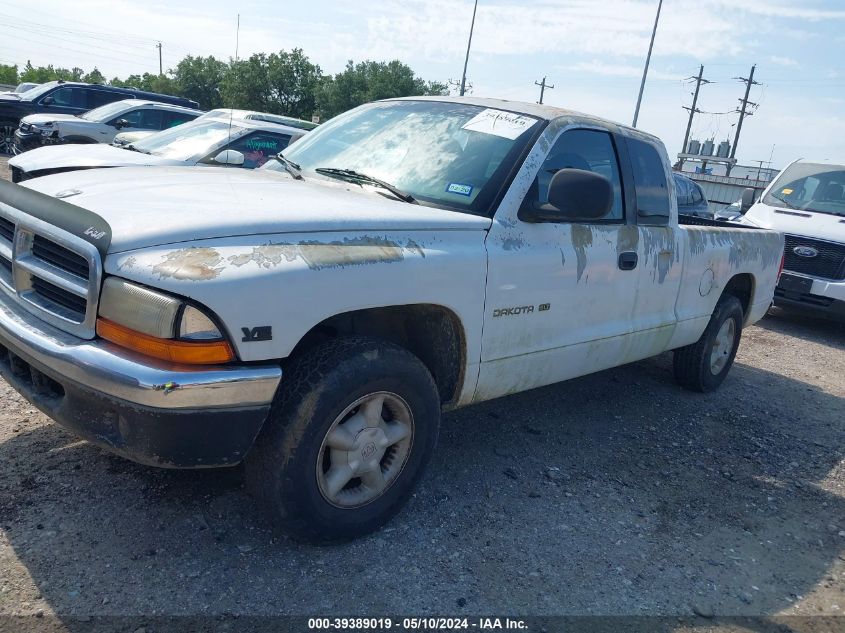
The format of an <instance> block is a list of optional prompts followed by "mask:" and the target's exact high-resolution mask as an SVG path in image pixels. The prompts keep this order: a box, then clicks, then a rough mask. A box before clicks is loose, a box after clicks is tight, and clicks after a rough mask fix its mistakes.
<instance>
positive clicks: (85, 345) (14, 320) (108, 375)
mask: <svg viewBox="0 0 845 633" xmlns="http://www.w3.org/2000/svg"><path fill="white" fill-rule="evenodd" d="M0 343H3V344H4V345H6V346H7V347H10V348H11V350H12V352H13V353H16V354H18V355H20V356H23V357H25V358H26V360H27V361H28V362H30V363H32V364H34V365H36V366H38V369H40V370H41V371H43V372H45V373H46V374H48V375H50V376H51V377H52V378H53V379H55V380H58V381H59V382H61V378H66V379H67V380H71V381H73V382H75V383H78V384H80V385H84V386H86V387H88V388H89V389H92V390H94V391H97V392H100V393H102V394H104V395H107V396H111V397H113V398H119V399H120V400H125V401H127V402H131V403H134V404H138V405H142V406H147V407H156V408H166V409H197V408H202V409H208V408H217V407H245V406H250V405H260V404H267V403H269V402H270V401H271V400H272V399H273V395H274V394H275V392H276V388H277V387H278V385H279V381H280V380H281V378H282V370H281V368H280V367H279V366H278V365H270V366H267V365H264V366H261V365H258V366H251V365H250V366H244V365H240V366H237V365H235V366H219V367H214V366H212V367H209V366H199V367H192V366H185V365H181V366H179V365H171V364H168V363H165V362H163V361H157V360H155V359H152V358H148V357H145V356H141V355H139V354H134V353H132V352H128V351H126V350H124V349H122V348H120V347H117V346H116V345H112V344H111V343H108V342H106V341H103V340H101V339H95V340H90V341H89V340H83V339H79V338H76V337H75V336H72V335H70V334H67V333H65V332H62V331H61V330H59V329H57V328H54V327H52V326H51V325H48V324H47V323H45V322H43V321H41V320H40V319H38V318H37V317H35V316H32V315H30V314H29V313H28V312H26V311H24V310H22V309H21V308H19V307H17V306H15V305H14V303H13V302H12V300H11V299H10V298H9V297H7V296H5V295H4V294H3V293H0Z"/></svg>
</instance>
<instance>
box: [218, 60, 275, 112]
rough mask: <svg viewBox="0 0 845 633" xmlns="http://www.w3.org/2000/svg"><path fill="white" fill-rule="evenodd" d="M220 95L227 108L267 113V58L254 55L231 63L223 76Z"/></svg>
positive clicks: (268, 97)
mask: <svg viewBox="0 0 845 633" xmlns="http://www.w3.org/2000/svg"><path fill="white" fill-rule="evenodd" d="M221 93H222V95H223V104H224V105H225V106H226V107H227V108H243V109H246V110H258V111H260V112H267V111H268V108H269V107H270V106H269V102H270V80H269V76H268V74H267V56H266V55H265V54H264V53H256V54H254V55H252V56H251V57H250V58H249V59H244V60H239V61H237V62H236V61H231V62H230V63H229V67H228V68H227V69H226V74H225V75H224V76H223V84H222V87H221Z"/></svg>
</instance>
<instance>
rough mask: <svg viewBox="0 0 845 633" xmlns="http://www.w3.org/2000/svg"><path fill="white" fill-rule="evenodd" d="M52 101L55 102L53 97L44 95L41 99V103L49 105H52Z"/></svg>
mask: <svg viewBox="0 0 845 633" xmlns="http://www.w3.org/2000/svg"><path fill="white" fill-rule="evenodd" d="M51 103H53V97H44V98H43V99H42V100H41V105H45V106H48V105H50V104H51Z"/></svg>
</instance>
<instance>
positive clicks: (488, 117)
mask: <svg viewBox="0 0 845 633" xmlns="http://www.w3.org/2000/svg"><path fill="white" fill-rule="evenodd" d="M536 122H537V121H536V119H532V118H530V117H527V116H522V115H520V114H514V113H513V112H505V111H503V110H494V109H493V108H487V109H486V110H484V111H483V112H479V113H478V114H477V115H476V116H474V117H472V118H471V119H470V120H469V121H467V122H466V123H464V125H463V127H461V129H462V130H467V131H470V132H482V133H484V134H493V135H494V136H501V137H502V138H509V139H510V140H515V139H516V138H517V137H518V136H519V135H520V134H522V133H523V132H524V131H525V130H528V129H530V128H531V126H532V125H534V124H535V123H536Z"/></svg>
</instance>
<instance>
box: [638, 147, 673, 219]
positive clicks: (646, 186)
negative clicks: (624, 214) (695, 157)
mask: <svg viewBox="0 0 845 633" xmlns="http://www.w3.org/2000/svg"><path fill="white" fill-rule="evenodd" d="M628 153H629V154H630V156H631V167H632V168H633V172H634V189H635V191H636V193H637V215H638V216H639V218H640V220H639V223H640V224H666V223H667V222H668V221H669V208H670V202H669V187H668V185H667V183H666V170H665V169H664V167H663V161H662V160H661V159H660V154H658V153H657V150H656V149H655V147H654V146H653V145H652V144H650V143H646V142H645V141H640V140H638V139H633V138H629V139H628Z"/></svg>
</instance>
